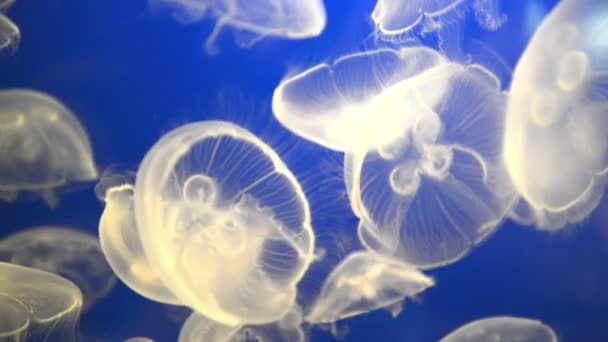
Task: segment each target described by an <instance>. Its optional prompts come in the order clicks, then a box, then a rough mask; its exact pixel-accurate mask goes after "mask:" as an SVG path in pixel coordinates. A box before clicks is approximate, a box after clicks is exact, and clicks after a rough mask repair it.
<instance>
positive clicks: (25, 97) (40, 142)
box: [0, 89, 97, 207]
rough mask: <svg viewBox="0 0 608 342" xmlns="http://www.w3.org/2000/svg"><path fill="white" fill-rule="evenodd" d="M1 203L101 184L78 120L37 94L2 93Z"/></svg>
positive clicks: (49, 197) (51, 197) (50, 200)
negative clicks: (63, 188) (32, 194)
mask: <svg viewBox="0 0 608 342" xmlns="http://www.w3.org/2000/svg"><path fill="white" fill-rule="evenodd" d="M0 151H2V157H1V158H0V199H2V200H5V201H9V202H10V201H14V200H16V198H17V196H18V194H19V192H21V191H27V192H37V193H41V194H42V196H43V197H44V198H45V200H46V202H47V203H48V204H49V206H51V207H54V206H56V205H57V202H58V200H57V198H56V196H55V194H54V193H53V189H55V188H57V187H60V186H63V185H65V184H67V183H69V182H77V181H90V180H93V179H95V178H97V169H96V167H95V164H94V162H93V157H92V151H91V144H90V143H89V138H88V136H87V134H86V133H85V131H84V129H83V128H82V126H81V125H80V122H78V119H76V117H75V116H74V114H72V112H70V110H69V109H67V108H66V107H64V106H63V105H62V104H61V103H60V102H59V101H58V100H56V99H54V98H52V97H50V96H48V95H45V94H43V93H39V92H36V91H32V90H21V89H12V90H5V91H0Z"/></svg>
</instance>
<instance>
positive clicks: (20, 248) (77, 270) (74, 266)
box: [0, 226, 116, 311]
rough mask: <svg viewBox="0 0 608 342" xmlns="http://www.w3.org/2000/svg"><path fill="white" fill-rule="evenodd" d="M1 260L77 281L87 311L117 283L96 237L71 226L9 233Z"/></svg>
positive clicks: (1, 248) (1, 247)
mask: <svg viewBox="0 0 608 342" xmlns="http://www.w3.org/2000/svg"><path fill="white" fill-rule="evenodd" d="M0 261H6V262H10V263H13V264H17V265H22V266H27V267H32V268H36V269H39V270H43V271H47V272H50V273H54V274H57V275H60V276H62V277H64V278H66V279H68V280H70V281H72V282H74V283H75V284H76V285H77V286H78V288H80V290H81V291H82V293H83V295H84V306H83V310H84V311H86V310H88V309H89V308H90V307H91V306H93V305H94V304H95V303H97V302H98V301H99V300H101V299H102V298H103V297H105V296H106V295H107V294H108V293H109V292H110V291H111V290H112V288H113V287H114V285H115V284H116V277H115V276H114V273H112V270H111V269H110V267H109V266H108V264H107V262H106V260H105V258H104V256H103V253H102V252H101V247H100V246H99V242H98V241H97V239H96V238H95V237H94V236H92V235H89V234H86V233H84V232H82V231H79V230H75V229H70V228H60V227H52V226H45V227H33V228H29V229H27V230H24V231H20V232H18V233H15V234H13V235H10V236H8V237H7V238H5V239H3V240H1V241H0Z"/></svg>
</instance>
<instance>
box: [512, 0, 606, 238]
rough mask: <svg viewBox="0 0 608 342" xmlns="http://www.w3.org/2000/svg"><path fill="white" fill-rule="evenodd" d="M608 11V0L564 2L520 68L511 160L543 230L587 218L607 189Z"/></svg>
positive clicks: (545, 24) (514, 85) (517, 181)
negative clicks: (607, 0)
mask: <svg viewBox="0 0 608 342" xmlns="http://www.w3.org/2000/svg"><path fill="white" fill-rule="evenodd" d="M607 18H608V3H606V2H605V1H592V0H584V1H577V0H564V1H561V2H559V3H558V4H557V5H556V7H555V8H554V9H553V11H552V12H551V13H550V14H549V15H548V16H547V17H546V19H545V20H544V21H543V22H542V24H541V25H540V26H539V28H538V30H537V31H536V33H535V34H534V36H533V37H532V40H531V41H530V43H529V44H528V47H527V48H526V50H525V52H524V54H523V55H522V57H521V59H520V60H519V62H518V64H517V67H516V68H515V72H514V75H513V82H512V84H511V93H510V97H509V102H508V117H507V118H508V119H507V126H506V133H505V139H504V143H505V159H506V162H507V165H508V169H509V172H510V174H511V177H512V179H513V182H514V184H515V186H516V187H517V190H518V191H519V193H520V194H521V196H522V197H523V199H525V200H526V201H527V202H528V204H529V205H530V207H531V209H532V211H533V212H534V215H535V216H536V218H537V222H536V224H537V226H538V227H540V228H543V229H558V228H561V227H563V226H564V225H565V224H566V223H568V222H571V223H573V222H577V221H580V220H582V219H584V218H585V217H586V216H587V215H588V214H589V213H590V212H591V211H592V210H593V209H594V208H595V207H596V206H597V204H598V203H599V200H600V199H601V197H602V195H603V192H604V184H605V182H606V174H607V173H608V140H607V138H606V137H607V136H606V131H607V130H608V116H607V115H606V113H607V112H608V37H607V36H606V28H607V27H608V19H607Z"/></svg>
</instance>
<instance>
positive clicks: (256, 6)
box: [150, 0, 327, 54]
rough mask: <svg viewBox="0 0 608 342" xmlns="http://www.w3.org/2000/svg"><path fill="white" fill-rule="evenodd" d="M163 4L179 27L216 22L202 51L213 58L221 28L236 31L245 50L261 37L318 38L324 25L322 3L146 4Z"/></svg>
mask: <svg viewBox="0 0 608 342" xmlns="http://www.w3.org/2000/svg"><path fill="white" fill-rule="evenodd" d="M150 1H151V3H152V5H158V4H165V5H168V6H170V7H172V8H173V9H174V16H175V17H176V18H177V19H178V20H179V21H181V22H183V23H191V22H195V21H199V20H202V19H204V18H206V17H213V18H215V19H216V24H215V27H214V29H213V32H212V33H211V34H210V36H209V38H207V42H206V43H205V49H206V50H207V52H208V53H209V54H216V53H217V52H218V48H217V46H216V40H217V39H218V37H219V35H220V33H221V32H222V30H223V29H224V27H225V26H230V27H232V28H233V29H235V30H237V34H236V38H235V39H236V41H237V44H238V45H239V46H240V47H243V48H249V47H251V46H253V45H254V44H255V43H256V42H258V41H259V40H261V39H263V38H265V37H279V38H286V39H306V38H312V37H316V36H318V35H320V34H321V33H322V32H323V30H324V29H325V23H326V21H327V18H326V13H325V6H324V5H323V1H322V0H150Z"/></svg>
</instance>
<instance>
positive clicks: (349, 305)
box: [306, 251, 435, 324]
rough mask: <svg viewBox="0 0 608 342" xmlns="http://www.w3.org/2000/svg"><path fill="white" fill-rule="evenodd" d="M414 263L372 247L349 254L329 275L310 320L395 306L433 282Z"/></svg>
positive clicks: (321, 320) (315, 321)
mask: <svg viewBox="0 0 608 342" xmlns="http://www.w3.org/2000/svg"><path fill="white" fill-rule="evenodd" d="M434 284H435V281H434V280H433V279H432V278H429V277H427V276H426V275H424V274H423V273H422V272H420V271H419V270H418V269H416V268H415V267H413V266H411V265H407V264H404V263H402V262H401V261H399V260H394V259H390V258H386V257H384V256H381V255H379V254H377V253H375V252H371V251H361V252H355V253H352V254H349V255H348V256H347V257H346V258H345V259H344V260H343V261H342V262H341V263H340V264H339V265H338V266H337V267H336V268H335V269H334V270H333V271H332V272H331V274H330V275H329V277H328V278H327V280H326V281H325V283H324V284H323V288H322V289H321V294H320V295H319V298H318V299H317V300H316V302H315V304H314V306H313V307H312V309H311V312H310V313H309V314H308V315H307V316H306V321H307V322H310V323H312V324H318V323H332V322H335V321H338V320H341V319H344V318H348V317H352V316H356V315H361V314H365V313H367V312H369V311H373V310H377V309H381V308H387V307H391V306H393V305H395V304H398V303H401V302H403V301H404V300H405V299H406V298H407V297H412V296H415V295H416V294H418V293H420V292H422V291H424V290H426V289H427V288H429V287H431V286H433V285H434Z"/></svg>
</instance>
